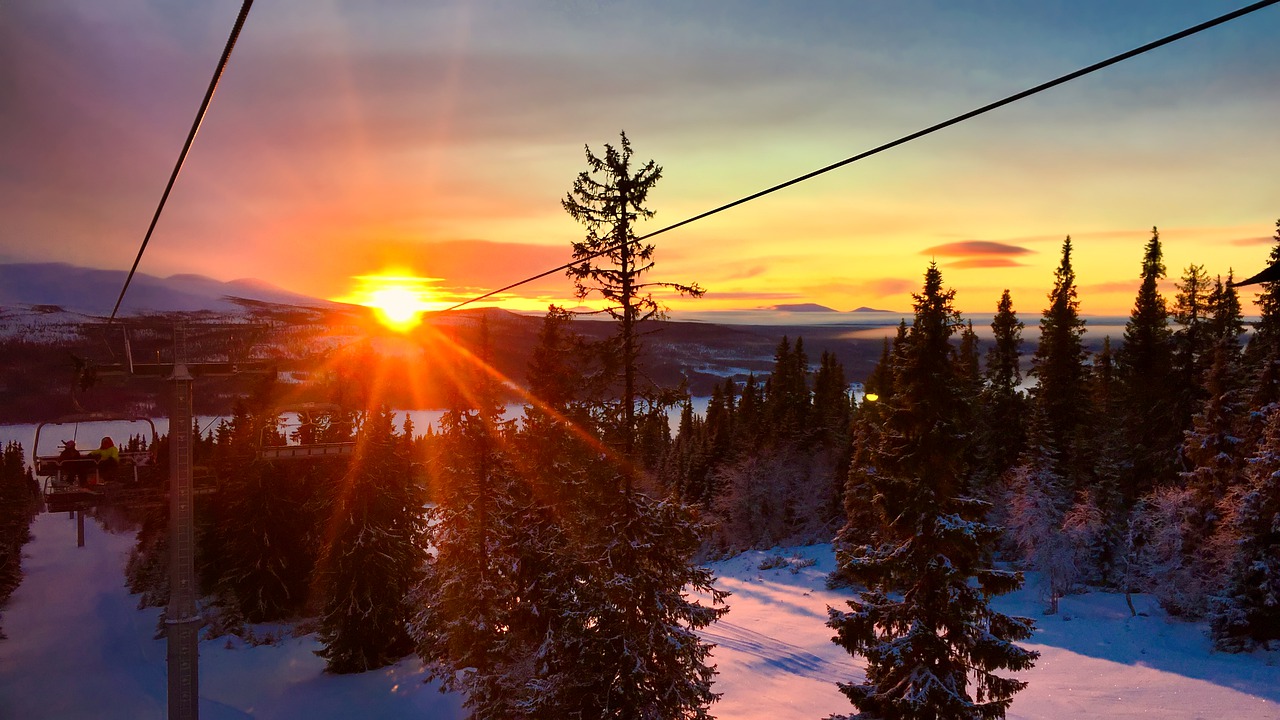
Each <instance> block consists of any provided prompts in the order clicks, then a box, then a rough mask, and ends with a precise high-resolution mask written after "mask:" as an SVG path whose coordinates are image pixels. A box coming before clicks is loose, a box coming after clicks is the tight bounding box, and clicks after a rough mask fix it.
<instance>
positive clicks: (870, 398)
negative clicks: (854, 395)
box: [862, 393, 880, 402]
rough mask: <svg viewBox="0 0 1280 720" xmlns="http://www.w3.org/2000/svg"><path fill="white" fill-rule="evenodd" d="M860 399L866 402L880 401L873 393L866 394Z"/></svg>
mask: <svg viewBox="0 0 1280 720" xmlns="http://www.w3.org/2000/svg"><path fill="white" fill-rule="evenodd" d="M862 399H863V400H865V401H867V402H875V401H877V400H879V399H880V396H879V395H877V394H875V393H867V394H866V395H863V396H862Z"/></svg>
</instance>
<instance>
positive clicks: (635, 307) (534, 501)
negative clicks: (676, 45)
mask: <svg viewBox="0 0 1280 720" xmlns="http://www.w3.org/2000/svg"><path fill="white" fill-rule="evenodd" d="M605 150H606V152H605V154H604V156H603V157H597V156H595V155H594V154H593V153H592V152H591V151H590V149H588V150H587V160H588V165H589V170H588V171H587V172H584V173H582V174H580V175H579V176H578V179H577V181H576V182H575V183H574V187H573V190H572V191H571V192H570V194H569V195H568V197H567V198H566V199H565V201H564V203H563V204H564V207H565V209H566V210H567V211H568V212H569V213H570V214H571V215H572V216H573V217H574V218H575V219H578V220H580V221H581V222H583V223H584V224H585V225H586V226H587V230H588V234H587V238H586V240H585V241H583V242H581V243H575V244H574V255H575V258H577V259H580V260H582V262H581V263H580V264H578V265H576V266H575V268H574V269H573V270H571V271H570V275H571V276H572V277H573V278H574V279H575V281H576V282H577V284H578V292H579V294H580V296H582V297H584V298H585V297H586V296H587V295H590V294H593V293H599V294H600V295H601V296H602V297H603V298H604V300H605V303H606V308H605V309H606V310H607V312H609V313H610V314H611V316H612V317H613V318H614V319H615V320H616V321H617V324H618V332H617V334H616V336H615V339H614V341H613V343H612V344H611V345H609V346H606V347H605V348H603V350H604V351H605V353H606V354H607V356H606V357H605V358H604V361H603V367H604V368H605V369H606V370H608V371H610V372H612V373H613V378H612V379H614V380H616V382H615V384H614V385H612V386H611V387H610V390H611V391H614V392H616V393H617V395H616V396H615V398H616V399H613V400H611V401H605V400H604V399H603V398H599V397H597V398H593V399H591V400H589V401H586V402H579V400H577V398H578V397H579V395H578V394H577V393H578V392H581V391H582V389H583V388H582V386H581V384H577V383H575V382H573V381H569V382H561V381H560V379H557V378H555V377H538V378H534V377H531V378H530V385H531V387H537V388H541V390H539V391H537V392H536V393H535V394H537V395H539V402H538V403H537V404H536V405H537V406H536V409H534V408H531V409H530V410H529V411H527V412H526V426H525V429H524V430H523V432H521V433H520V435H519V436H518V437H516V438H514V442H513V438H512V433H511V429H510V428H508V427H506V426H503V425H502V424H501V423H499V422H498V421H497V420H496V417H495V416H494V413H493V411H492V410H489V409H486V408H489V407H492V405H491V403H483V402H482V403H480V405H481V407H479V408H475V407H472V408H470V409H465V408H460V409H459V410H458V411H455V412H451V413H447V414H446V416H445V419H444V420H443V421H442V426H443V428H444V430H445V436H446V438H447V439H448V440H449V441H450V442H451V443H454V444H455V445H454V448H453V450H452V451H448V452H447V453H446V455H445V457H444V458H443V460H442V465H443V467H441V468H440V472H441V482H442V486H443V488H444V489H443V491H442V492H443V495H442V500H441V505H440V510H439V511H438V514H437V516H436V517H435V523H434V525H433V528H432V541H433V542H432V544H433V545H434V546H435V547H437V549H438V555H437V558H436V560H435V562H434V563H432V565H431V570H430V574H429V577H427V578H426V579H425V580H424V582H423V583H422V586H421V587H422V593H421V603H422V611H421V612H420V613H419V615H418V617H417V618H416V620H415V623H414V634H415V638H416V639H417V641H418V646H419V652H420V653H421V654H422V655H423V656H424V658H432V660H431V667H432V673H433V675H435V676H436V677H440V678H442V679H443V680H444V681H445V684H446V685H447V686H449V687H460V688H464V689H465V690H466V692H467V696H468V700H467V702H468V706H469V707H470V708H471V710H472V715H473V717H477V718H520V717H530V718H572V717H582V718H587V717H590V718H641V717H653V718H659V717H661V718H702V717H707V716H708V715H707V707H708V706H709V705H710V703H711V702H712V701H713V700H714V699H715V695H714V693H712V692H711V690H710V687H711V677H712V675H713V674H714V668H712V667H711V666H710V665H708V664H707V656H708V653H709V651H710V646H709V645H708V644H706V643H703V642H702V641H701V639H700V638H699V637H698V635H697V633H696V631H697V630H698V629H700V628H701V627H703V626H705V625H707V624H708V623H710V622H712V621H714V620H715V619H716V618H717V617H719V615H720V614H721V613H723V612H724V610H723V608H721V607H717V606H718V605H722V604H723V593H720V592H719V591H717V590H715V589H714V588H713V587H712V585H711V575H710V573H708V572H707V571H706V570H704V569H702V568H699V567H697V566H696V565H695V564H694V563H693V554H694V552H696V550H697V549H698V547H699V545H700V526H699V524H698V523H697V522H696V520H695V519H694V513H693V511H692V509H691V508H689V507H688V506H685V505H683V504H681V503H678V502H675V501H661V502H660V501H655V500H652V499H650V498H649V497H648V496H647V495H645V493H644V492H643V488H644V487H646V486H647V483H645V482H643V481H644V480H645V473H644V466H645V464H646V463H645V462H644V459H643V452H644V450H645V448H646V444H645V443H644V442H642V441H641V437H640V436H641V430H642V428H643V427H645V411H648V412H649V422H650V423H652V421H653V419H654V415H653V413H654V409H655V407H657V406H658V405H659V401H656V400H649V401H647V404H646V406H645V407H641V406H640V405H639V400H640V399H641V396H642V395H643V392H642V390H641V388H640V387H639V380H640V378H641V377H642V376H641V372H640V366H639V358H640V352H639V350H640V336H641V332H640V329H639V326H640V324H641V323H642V322H644V321H645V320H648V319H655V318H658V317H660V316H661V307H660V305H659V304H658V302H657V300H656V299H654V298H653V296H652V295H651V294H650V293H651V290H652V289H654V288H657V287H665V288H666V289H669V290H677V291H683V292H686V293H688V294H694V295H696V294H700V293H701V290H700V289H699V288H697V287H696V286H692V285H690V286H685V285H678V284H673V283H649V282H644V281H642V276H643V274H644V273H646V272H648V271H649V270H650V269H651V268H652V266H653V262H652V257H653V246H652V245H639V244H636V243H635V234H634V232H633V228H632V223H633V221H635V220H637V219H639V218H642V217H648V216H650V215H652V213H651V212H650V211H649V210H647V209H646V208H645V207H644V205H643V203H644V201H645V198H646V196H647V194H648V191H649V190H650V189H651V188H652V186H653V184H654V183H656V181H657V179H658V178H659V176H660V172H661V171H660V169H659V168H658V167H657V166H656V165H655V164H654V163H652V162H649V163H648V164H646V165H645V166H643V167H641V168H640V169H639V170H635V171H633V168H632V166H631V162H630V158H631V146H630V142H629V141H628V140H627V138H626V136H625V135H623V136H622V142H621V147H620V148H619V149H615V148H613V147H611V146H606V148H605ZM597 253H600V254H599V256H598V257H591V256H594V255H596V254H597ZM547 329H548V326H544V331H546V330H547ZM542 339H543V340H544V341H546V342H541V343H540V348H539V350H538V352H536V353H535V357H538V358H541V359H542V361H543V362H542V363H541V366H540V367H541V371H540V373H541V372H542V371H546V372H549V373H551V374H552V375H554V374H556V373H558V372H559V371H560V370H562V369H566V368H568V365H569V364H568V363H567V362H565V361H566V356H565V354H564V353H563V352H561V349H562V348H563V347H565V344H564V343H559V342H552V338H550V337H549V336H548V334H547V333H546V332H544V335H543V338H542ZM575 385H577V387H576V388H575ZM472 395H473V397H479V398H483V397H485V395H486V393H485V392H483V391H482V392H476V393H472ZM510 448H516V452H515V453H514V454H513V453H512V451H511V450H510ZM689 589H694V590H699V591H702V592H703V593H705V594H706V595H707V596H709V597H710V598H711V602H710V603H709V604H705V605H704V604H703V603H702V602H699V601H696V600H694V599H692V598H691V596H690V595H688V594H687V591H688V590H689ZM464 669H466V670H467V672H466V673H460V672H459V671H461V670H464Z"/></svg>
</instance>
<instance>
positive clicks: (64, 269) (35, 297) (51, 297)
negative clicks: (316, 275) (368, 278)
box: [0, 263, 330, 315]
mask: <svg viewBox="0 0 1280 720" xmlns="http://www.w3.org/2000/svg"><path fill="white" fill-rule="evenodd" d="M127 275H128V273H127V272H125V271H124V270H100V269H97V268H87V267H80V266H77V265H71V264H69V263H8V264H0V306H3V305H56V306H58V307H61V308H63V309H65V310H70V311H73V312H79V313H85V314H88V315H109V314H110V313H111V308H112V306H113V305H114V304H115V301H116V297H117V296H119V294H120V288H121V287H122V286H123V285H124V279H125V277H126V276H127ZM229 298H245V299H248V300H261V301H265V302H272V303H281V304H286V305H329V304H330V303H329V302H328V301H326V300H319V299H316V298H313V297H308V296H306V295H300V294H298V293H294V292H290V291H288V290H284V289H281V288H278V287H276V286H274V285H271V284H269V283H266V282H263V281H261V280H254V279H241V280H232V281H230V282H223V281H221V280H215V279H213V278H210V277H205V276H203V275H192V274H184V275H171V276H169V277H165V278H162V277H156V276H154V275H147V274H145V273H137V274H135V275H134V277H133V281H132V282H131V283H130V285H129V292H128V293H127V294H126V295H125V298H124V303H123V304H122V305H121V313H123V314H125V315H132V314H136V313H140V312H157V311H160V312H163V311H193V310H215V311H228V310H233V309H235V307H236V305H235V303H233V302H231V300H230V299H229Z"/></svg>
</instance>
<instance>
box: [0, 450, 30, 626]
mask: <svg viewBox="0 0 1280 720" xmlns="http://www.w3.org/2000/svg"><path fill="white" fill-rule="evenodd" d="M38 503H39V495H38V486H37V485H36V482H35V478H33V477H32V475H31V471H30V470H29V469H27V467H26V465H24V464H23V461H22V445H21V444H20V443H16V442H12V441H11V442H9V443H6V444H5V446H4V450H3V452H2V453H0V607H3V606H4V604H5V602H6V601H7V600H8V599H9V596H10V595H11V594H12V593H13V591H14V590H15V589H17V587H18V584H19V583H21V582H22V546H23V545H25V544H26V543H27V541H28V540H30V539H31V532H30V527H31V520H32V518H33V517H34V516H35V513H36V511H37V508H38V507H39V506H38ZM3 638H4V632H3V630H0V639H3Z"/></svg>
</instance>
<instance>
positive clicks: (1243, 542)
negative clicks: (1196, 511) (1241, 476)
mask: <svg viewBox="0 0 1280 720" xmlns="http://www.w3.org/2000/svg"><path fill="white" fill-rule="evenodd" d="M1249 464H1250V467H1249V470H1248V475H1247V482H1246V484H1245V485H1244V486H1243V487H1241V488H1240V489H1239V491H1238V492H1236V493H1232V494H1229V495H1228V496H1227V497H1228V498H1229V500H1230V501H1229V502H1224V503H1223V506H1224V507H1223V509H1224V510H1225V511H1226V512H1228V513H1229V516H1228V517H1227V518H1226V519H1225V520H1224V527H1225V531H1226V533H1227V534H1228V536H1229V538H1230V540H1231V543H1232V545H1233V546H1234V547H1233V548H1232V550H1233V552H1232V557H1231V565H1230V579H1229V581H1228V584H1227V587H1226V591H1225V593H1224V595H1225V599H1224V602H1223V603H1222V605H1221V606H1220V607H1219V608H1217V610H1216V612H1215V616H1214V618H1213V622H1212V634H1213V639H1214V643H1215V645H1217V646H1218V647H1219V648H1221V649H1223V650H1229V651H1240V650H1247V649H1250V648H1252V647H1256V646H1259V645H1260V646H1262V647H1269V646H1270V643H1272V642H1274V641H1277V640H1280V410H1277V409H1276V408H1275V407H1272V408H1270V410H1269V413H1268V418H1267V430H1266V434H1265V435H1264V437H1263V441H1262V444H1261V445H1260V447H1259V448H1258V451H1257V452H1256V453H1255V454H1254V455H1253V457H1251V458H1250V459H1249Z"/></svg>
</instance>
